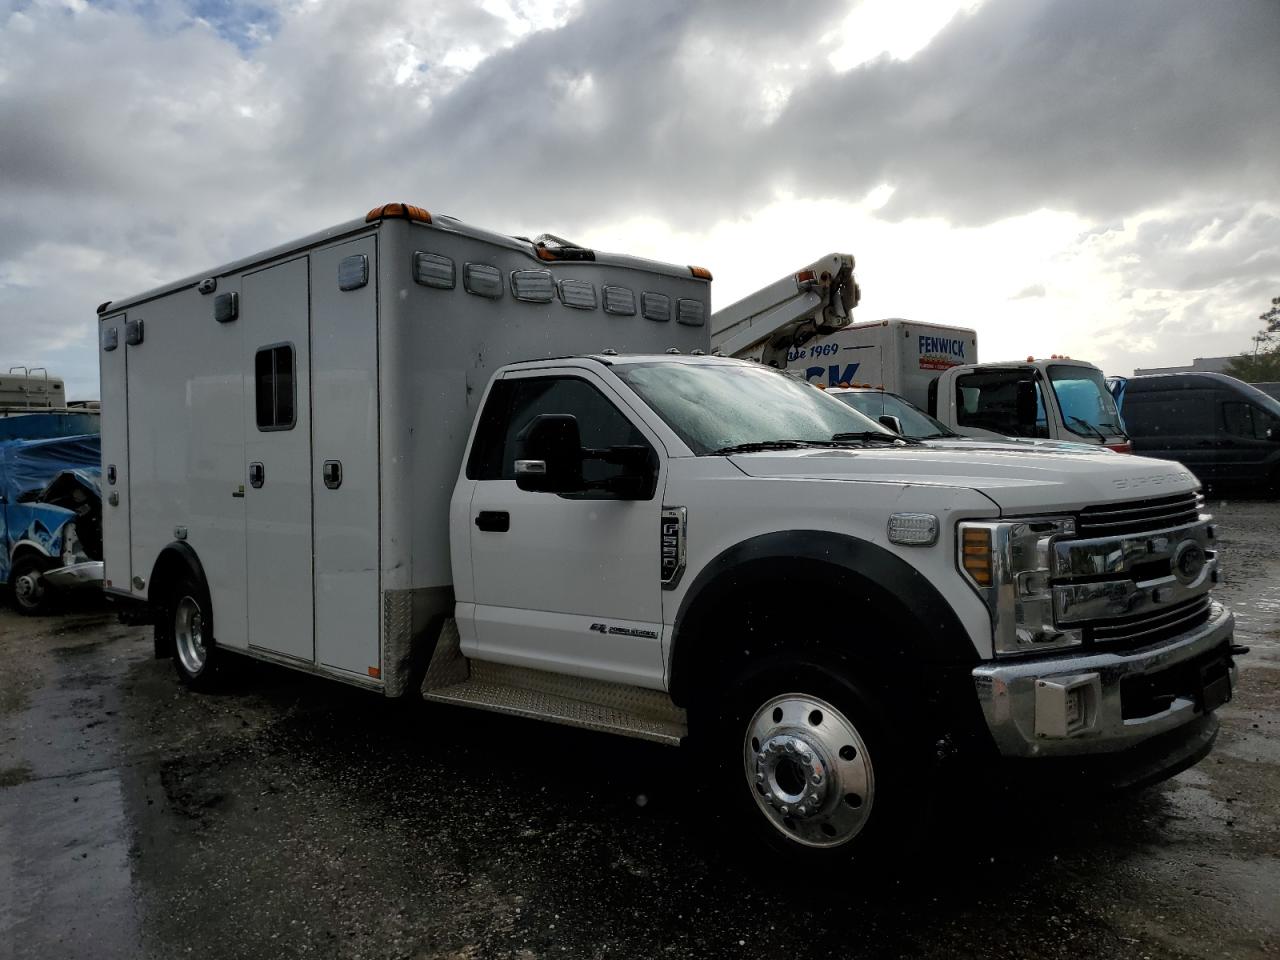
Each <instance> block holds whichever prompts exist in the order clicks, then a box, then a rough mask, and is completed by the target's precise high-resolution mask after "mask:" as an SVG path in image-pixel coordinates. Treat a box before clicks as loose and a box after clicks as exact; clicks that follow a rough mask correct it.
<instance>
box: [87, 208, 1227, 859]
mask: <svg viewBox="0 0 1280 960" xmlns="http://www.w3.org/2000/svg"><path fill="white" fill-rule="evenodd" d="M708 281H709V274H707V273H706V271H704V270H701V269H700V268H690V267H683V266H675V265H667V264H659V263H653V262H651V261H644V260H639V259H636V258H631V257H623V256H617V255H610V254H605V253H602V252H599V251H594V250H590V249H587V248H583V247H579V246H576V245H573V244H568V243H565V242H564V241H557V240H555V239H554V238H549V237H548V238H541V239H539V240H536V241H529V240H525V239H522V238H512V237H506V236H502V235H499V234H494V233H490V232H487V231H483V230H478V229H476V228H473V227H469V226H467V225H465V224H462V223H460V222H458V221H456V220H453V219H450V218H444V217H440V216H433V215H431V214H429V213H427V211H425V210H421V209H420V208H417V207H411V206H407V205H400V204H396V205H388V206H386V207H380V208H377V209H375V210H374V211H372V212H371V213H370V214H369V216H368V217H367V218H365V219H362V220H357V221H353V222H351V223H347V224H343V225H340V226H338V227H335V228H333V229H331V230H327V231H324V232H322V233H319V234H316V235H313V236H312V237H309V238H306V239H304V240H302V241H299V242H298V243H296V244H290V245H286V246H284V247H280V248H277V249H275V250H271V251H267V252H266V253H264V254H260V255H257V256H254V257H250V258H246V259H245V260H242V261H237V262H235V263H233V264H229V265H228V266H226V267H222V268H219V269H217V270H213V271H210V272H208V273H207V274H205V275H202V276H198V277H193V278H190V279H189V280H185V281H181V282H179V283H176V284H173V285H171V286H169V287H165V288H161V289H160V290H158V291H153V292H151V293H149V294H143V295H141V296H139V297H135V298H133V299H131V300H127V301H123V302H119V303H113V304H109V305H107V306H105V307H104V308H103V310H102V311H101V315H100V334H101V347H102V358H103V362H102V369H103V398H104V403H103V418H104V419H103V449H104V454H103V456H104V476H105V477H106V483H107V487H106V489H107V490H108V491H110V492H112V493H114V494H116V496H114V497H110V496H109V497H108V501H107V506H106V507H105V510H106V514H107V532H106V540H107V543H106V550H107V556H106V575H107V577H108V579H109V580H110V591H111V593H112V595H113V596H114V597H116V598H117V599H119V600H121V601H126V600H127V601H132V602H134V603H142V604H146V606H147V608H148V609H149V610H150V611H151V612H152V615H153V616H154V618H155V621H156V651H157V654H158V655H164V656H172V657H173V658H174V662H175V666H176V669H177V672H178V674H179V675H180V677H181V678H182V679H183V680H184V681H185V682H187V683H188V684H190V685H192V686H194V687H197V688H199V687H204V686H207V685H209V684H211V683H213V682H214V681H215V680H216V679H217V676H218V671H219V669H220V666H221V665H222V664H224V663H225V662H226V661H227V660H228V658H230V657H234V656H252V657H258V658H262V659H268V660H272V661H275V662H278V663H283V664H286V665H288V666H291V667H294V668H297V669H301V670H307V671H311V672H315V673H320V674H323V675H325V676H329V677H332V678H334V679H338V680H342V681H345V682H348V683H352V684H356V685H359V686H362V687H366V688H369V689H371V690H375V691H378V692H380V693H382V694H385V695H387V696H406V695H408V696H419V695H420V696H422V697H423V698H425V699H426V700H428V701H432V702H438V703H451V704H459V705H464V706H471V707H476V708H480V709H487V710H495V711H500V712H504V713H509V714H514V715H517V716H522V717H533V718H539V719H543V720H550V721H555V722H559V723H565V724H571V725H575V726H580V727H587V728H590V729H594V730H599V731H603V732H607V733H614V734H622V735H627V736H634V737H641V738H647V739H650V740H653V741H657V742H659V743H666V744H671V745H679V744H682V743H688V744H690V745H691V746H692V747H693V748H695V749H701V750H703V751H705V754H704V756H705V759H706V763H705V765H704V768H705V769H706V770H707V771H708V775H709V776H711V777H712V778H713V781H714V785H715V792H714V793H713V794H712V795H711V796H712V797H713V798H714V799H713V800H712V803H713V804H714V805H715V807H716V809H717V810H720V811H722V812H725V813H727V814H728V815H729V819H730V822H731V823H732V824H733V826H734V829H736V830H738V831H740V835H739V836H738V837H736V838H735V839H734V843H735V844H736V845H738V846H741V845H742V844H743V843H747V844H752V843H755V844H759V845H761V846H769V847H773V848H775V849H776V851H778V852H780V853H781V854H783V855H784V856H787V857H790V858H794V859H798V860H800V861H806V862H809V863H812V864H815V865H820V864H822V863H823V862H829V861H830V860H831V859H832V858H837V859H840V858H846V857H851V856H862V855H866V856H871V855H874V854H876V853H880V852H886V851H892V850H895V849H899V848H898V846H897V844H899V843H900V842H902V841H903V840H904V839H906V838H907V837H908V836H909V835H910V834H911V833H912V832H913V831H914V830H915V828H916V825H917V823H918V820H916V819H915V817H916V816H917V814H919V813H920V812H921V808H922V807H923V806H925V805H927V798H928V797H930V796H931V792H930V790H928V789H927V784H926V781H928V780H930V779H931V778H934V777H939V776H942V775H944V774H945V773H946V771H947V770H948V769H950V768H953V767H956V766H959V767H961V768H966V769H967V768H971V767H972V766H973V765H979V764H988V763H993V762H996V761H1004V760H1015V759H1022V760H1025V761H1027V762H1028V763H1034V764H1039V765H1052V760H1053V758H1070V759H1071V760H1072V762H1073V763H1083V764H1093V765H1096V766H1098V767H1107V768H1108V769H1110V770H1111V771H1112V772H1119V773H1120V774H1121V779H1127V780H1135V779H1151V778H1160V777H1164V776H1168V775H1170V774H1172V773H1174V772H1176V771H1177V770H1180V769H1182V768H1184V767H1185V766H1187V765H1189V764H1191V763H1194V762H1195V761H1196V760H1198V759H1199V758H1200V757H1202V756H1203V755H1204V754H1205V753H1206V752H1207V751H1208V750H1209V748H1210V746H1211V744H1212V742H1213V739H1214V736H1215V733H1216V729H1217V720H1216V718H1215V716H1214V709H1215V708H1216V707H1217V706H1218V705H1220V704H1221V703H1222V702H1223V701H1224V700H1226V699H1227V698H1229V697H1230V695H1231V691H1232V684H1233V682H1234V677H1235V672H1234V661H1233V657H1234V655H1235V654H1236V653H1237V652H1238V650H1237V649H1236V648H1235V647H1233V645H1232V629H1233V621H1232V616H1231V614H1230V613H1229V612H1228V611H1227V610H1226V609H1225V608H1224V607H1222V605H1221V604H1219V603H1217V602H1216V601H1215V600H1213V599H1212V598H1211V596H1210V589H1211V586H1212V584H1213V583H1214V582H1216V579H1217V568H1218V559H1217V552H1216V541H1215V535H1214V529H1213V525H1212V523H1211V522H1210V518H1209V517H1207V516H1206V515H1204V514H1203V513H1201V508H1202V499H1201V498H1200V496H1199V494H1198V490H1197V487H1196V485H1195V482H1194V479H1193V478H1192V477H1191V476H1190V474H1188V473H1187V472H1186V471H1185V470H1184V469H1182V468H1181V467H1178V466H1176V465H1173V464H1168V463H1162V462H1155V461H1148V460H1142V459H1138V458H1129V457H1111V456H1096V455H1094V456H1076V455H1073V454H1070V453H1024V452H1022V451H1021V450H1018V449H1010V450H990V449H980V450H966V449H964V448H959V447H957V448H932V447H929V446H925V445H923V444H920V443H917V442H914V441H910V440H906V439H904V438H902V437H899V436H897V435H896V434H894V433H892V432H890V431H888V430H886V429H885V428H883V427H882V426H880V425H879V424H877V423H876V422H875V421H873V420H871V419H869V418H867V417H865V416H864V415H862V414H860V413H858V412H857V411H856V410H853V409H851V408H850V407H848V406H846V405H845V404H843V403H841V402H840V401H839V400H837V399H836V398H834V397H831V396H828V395H826V394H825V393H824V392H823V391H821V390H819V389H817V388H816V387H814V386H812V385H809V384H806V383H804V382H803V381H801V380H799V379H797V378H794V377H791V376H788V375H786V374H784V373H782V372H780V371H778V370H775V369H772V368H770V367H767V366H764V365H762V364H759V363H752V362H746V361H741V360H734V359H729V358H721V357H712V356H707V355H705V350H706V348H707V346H708V336H707V333H708V331H707V328H706V324H705V319H706V316H707V312H706V304H707V299H708ZM520 358H522V359H520ZM125 398H127V400H128V402H127V404H126V403H125V402H124V399H125ZM798 605H799V606H798ZM824 608H831V609H837V610H838V611H839V613H840V618H841V621H842V622H843V623H847V624H852V625H854V626H853V627H850V628H844V629H839V630H828V629H825V628H824V627H823V626H822V621H821V620H817V619H815V624H814V627H813V628H811V629H809V628H806V629H802V630H797V629H796V615H797V612H802V613H804V614H806V615H814V611H816V610H819V609H824ZM444 722H458V720H457V719H456V715H452V714H451V715H448V716H447V717H441V716H437V717H435V718H433V719H428V720H424V721H423V723H424V735H431V734H430V731H431V729H432V725H438V724H440V723H444ZM527 736H535V737H536V731H526V737H527ZM603 746H604V744H603V743H602V747H603ZM922 787H926V788H922Z"/></svg>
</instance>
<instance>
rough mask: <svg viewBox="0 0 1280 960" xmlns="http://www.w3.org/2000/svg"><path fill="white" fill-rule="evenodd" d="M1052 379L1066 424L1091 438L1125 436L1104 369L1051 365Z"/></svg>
mask: <svg viewBox="0 0 1280 960" xmlns="http://www.w3.org/2000/svg"><path fill="white" fill-rule="evenodd" d="M1049 382H1050V383H1052V384H1053V393H1054V395H1055V396H1056V397H1057V398H1058V406H1059V407H1061V408H1062V421H1063V425H1064V426H1065V427H1066V428H1067V429H1068V430H1070V431H1071V432H1072V433H1074V434H1077V435H1079V436H1082V437H1088V438H1090V439H1091V440H1106V439H1109V438H1111V437H1116V436H1124V426H1123V425H1122V424H1121V422H1120V413H1119V411H1117V410H1116V401H1115V398H1114V397H1112V396H1111V392H1110V391H1109V390H1107V384H1106V382H1105V381H1104V380H1103V378H1102V371H1100V370H1095V369H1093V368H1090V367H1068V366H1061V365H1056V366H1051V367H1049Z"/></svg>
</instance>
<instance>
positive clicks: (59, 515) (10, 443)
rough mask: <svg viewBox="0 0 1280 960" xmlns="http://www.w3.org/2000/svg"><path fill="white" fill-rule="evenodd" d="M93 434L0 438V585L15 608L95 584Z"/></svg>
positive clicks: (98, 542) (38, 606)
mask: <svg viewBox="0 0 1280 960" xmlns="http://www.w3.org/2000/svg"><path fill="white" fill-rule="evenodd" d="M100 449H101V445H100V443H99V439H98V435H97V434H85V435H82V436H74V437H53V438H46V439H41V440H0V584H7V585H8V588H9V592H10V594H11V596H12V598H13V605H14V607H15V608H16V609H17V610H18V611H19V612H20V613H26V614H39V613H45V612H48V610H49V609H50V608H51V607H52V605H53V604H54V603H55V602H56V601H57V598H58V596H59V595H60V594H64V593H66V592H68V591H71V590H75V589H80V588H85V587H89V588H101V586H102V494H101V489H100V484H99V478H100V476H101V453H100Z"/></svg>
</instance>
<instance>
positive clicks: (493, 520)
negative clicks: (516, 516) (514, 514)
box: [476, 510, 511, 533]
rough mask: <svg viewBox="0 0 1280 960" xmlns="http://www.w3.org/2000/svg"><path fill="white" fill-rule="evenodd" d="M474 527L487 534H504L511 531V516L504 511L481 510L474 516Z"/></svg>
mask: <svg viewBox="0 0 1280 960" xmlns="http://www.w3.org/2000/svg"><path fill="white" fill-rule="evenodd" d="M476 526H477V527H479V528H480V529H481V530H484V531H486V532H488V533H506V532H507V531H508V530H510V529H511V514H509V513H507V511H505V510H481V511H480V512H479V513H477V514H476Z"/></svg>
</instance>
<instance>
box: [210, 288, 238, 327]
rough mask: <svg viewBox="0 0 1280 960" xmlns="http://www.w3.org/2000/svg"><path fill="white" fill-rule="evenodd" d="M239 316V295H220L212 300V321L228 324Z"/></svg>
mask: <svg viewBox="0 0 1280 960" xmlns="http://www.w3.org/2000/svg"><path fill="white" fill-rule="evenodd" d="M238 316H240V294H238V293H220V294H218V295H217V296H216V297H214V298H213V319H215V320H217V321H218V322H219V323H230V322H231V321H232V320H234V319H235V318H236V317H238Z"/></svg>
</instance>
